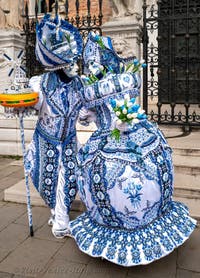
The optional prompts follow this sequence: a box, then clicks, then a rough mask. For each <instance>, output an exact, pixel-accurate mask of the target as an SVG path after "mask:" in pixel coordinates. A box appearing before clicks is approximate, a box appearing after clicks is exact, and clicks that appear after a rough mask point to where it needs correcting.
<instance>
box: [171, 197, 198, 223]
mask: <svg viewBox="0 0 200 278" xmlns="http://www.w3.org/2000/svg"><path fill="white" fill-rule="evenodd" d="M173 200H175V201H178V202H181V203H184V204H185V205H186V206H187V207H188V209H189V213H190V216H191V217H193V218H195V219H196V220H197V221H198V223H199V224H200V201H199V199H190V198H187V197H176V196H174V197H173Z"/></svg>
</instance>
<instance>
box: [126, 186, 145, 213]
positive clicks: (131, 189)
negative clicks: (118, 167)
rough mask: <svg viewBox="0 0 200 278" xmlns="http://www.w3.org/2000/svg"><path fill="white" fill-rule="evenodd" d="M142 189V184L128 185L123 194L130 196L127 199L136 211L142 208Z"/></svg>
mask: <svg viewBox="0 0 200 278" xmlns="http://www.w3.org/2000/svg"><path fill="white" fill-rule="evenodd" d="M141 189H142V186H141V184H135V183H133V182H132V183H128V185H127V187H125V188H124V189H123V192H124V193H125V194H127V195H129V196H128V197H127V199H129V200H130V201H131V204H132V205H133V207H134V208H136V209H138V208H139V207H140V202H141V195H142V193H140V191H141Z"/></svg>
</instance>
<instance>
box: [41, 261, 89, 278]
mask: <svg viewBox="0 0 200 278" xmlns="http://www.w3.org/2000/svg"><path fill="white" fill-rule="evenodd" d="M84 268H85V265H84V264H80V263H72V262H68V261H66V260H54V261H53V262H51V265H50V267H49V268H48V269H47V271H46V272H45V273H44V276H42V278H55V277H56V278H79V277H80V276H81V273H82V272H83V270H84ZM93 278H94V277H93Z"/></svg>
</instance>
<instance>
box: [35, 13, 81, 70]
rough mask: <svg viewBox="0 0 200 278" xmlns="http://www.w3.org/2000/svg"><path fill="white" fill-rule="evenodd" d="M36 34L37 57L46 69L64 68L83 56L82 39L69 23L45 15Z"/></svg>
mask: <svg viewBox="0 0 200 278" xmlns="http://www.w3.org/2000/svg"><path fill="white" fill-rule="evenodd" d="M36 32H37V33H36V49H35V52H36V57H37V59H38V61H39V62H40V63H41V64H42V65H43V66H45V68H46V69H48V70H57V69H59V68H64V67H65V66H67V65H68V64H70V63H72V62H75V61H77V60H78V58H79V57H80V56H81V55H82V50H83V41H82V37H81V35H80V33H79V31H78V29H77V28H76V27H74V26H73V25H72V24H70V23H69V22H67V21H65V20H62V19H60V18H59V17H56V18H53V19H51V18H50V15H45V16H44V18H43V19H42V21H41V22H40V23H39V24H38V25H37V29H36Z"/></svg>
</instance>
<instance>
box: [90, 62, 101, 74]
mask: <svg viewBox="0 0 200 278" xmlns="http://www.w3.org/2000/svg"><path fill="white" fill-rule="evenodd" d="M88 69H89V71H90V72H91V73H93V74H95V75H97V74H99V73H100V72H101V71H102V70H103V66H102V65H100V64H99V63H97V62H94V61H90V62H89V64H88Z"/></svg>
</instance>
